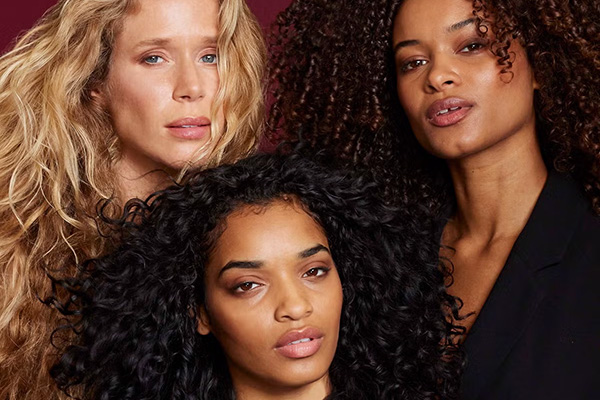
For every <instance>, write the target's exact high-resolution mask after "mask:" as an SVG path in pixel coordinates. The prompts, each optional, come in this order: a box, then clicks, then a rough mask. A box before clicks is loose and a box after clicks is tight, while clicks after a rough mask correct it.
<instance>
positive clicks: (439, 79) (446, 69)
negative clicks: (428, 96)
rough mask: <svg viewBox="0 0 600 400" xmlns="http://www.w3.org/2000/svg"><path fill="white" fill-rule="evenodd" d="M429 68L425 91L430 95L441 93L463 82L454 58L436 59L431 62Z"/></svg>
mask: <svg viewBox="0 0 600 400" xmlns="http://www.w3.org/2000/svg"><path fill="white" fill-rule="evenodd" d="M428 68H429V69H428V71H427V75H426V81H425V91H426V92H428V93H435V92H441V91H444V90H446V89H447V88H449V87H452V86H454V85H459V84H460V83H461V82H462V80H461V77H460V73H459V69H458V67H457V65H456V64H455V63H454V62H453V60H452V57H435V58H433V59H432V60H430V62H429V64H428Z"/></svg>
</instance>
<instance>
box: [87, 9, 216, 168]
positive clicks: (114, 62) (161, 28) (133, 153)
mask: <svg viewBox="0 0 600 400" xmlns="http://www.w3.org/2000/svg"><path fill="white" fill-rule="evenodd" d="M218 12H219V5H218V2H217V0H144V1H139V2H137V7H136V8H135V9H134V10H132V11H131V12H130V13H129V14H128V15H127V16H126V17H125V18H124V20H123V25H122V29H121V30H120V32H119V34H118V35H117V37H116V40H115V43H114V48H113V53H112V59H111V63H110V67H109V73H108V77H107V80H106V82H105V84H104V85H102V87H101V88H99V89H98V91H97V95H98V96H99V97H100V99H101V102H102V103H103V104H104V105H105V106H106V108H107V109H108V111H109V113H110V115H111V117H112V120H113V125H114V129H115V131H116V133H117V135H118V137H119V139H120V142H121V149H122V160H124V161H125V162H127V163H128V165H130V166H131V167H133V168H134V169H135V170H136V171H138V172H140V173H145V172H148V171H150V170H153V169H157V168H162V169H167V170H169V169H178V168H180V167H181V166H182V165H183V164H184V163H185V162H186V161H188V160H189V159H190V158H191V157H192V155H193V153H194V152H195V151H196V150H197V149H199V148H200V147H201V146H202V145H205V144H207V143H208V142H209V135H210V127H211V123H212V122H213V121H211V119H210V111H211V104H212V101H213V97H214V95H215V92H216V90H217V87H218V85H219V75H218V73H217V65H216V63H217V56H216V54H217V33H218V26H217V24H218ZM219 122H220V126H221V127H222V126H223V122H222V121H219ZM208 145H209V146H210V145H211V144H210V143H208Z"/></svg>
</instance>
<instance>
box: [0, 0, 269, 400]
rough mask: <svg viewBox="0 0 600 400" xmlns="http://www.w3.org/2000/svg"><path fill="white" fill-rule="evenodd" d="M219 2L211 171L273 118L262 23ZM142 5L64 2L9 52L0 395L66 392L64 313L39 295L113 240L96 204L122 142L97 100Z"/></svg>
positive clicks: (1, 157)
mask: <svg viewBox="0 0 600 400" xmlns="http://www.w3.org/2000/svg"><path fill="white" fill-rule="evenodd" d="M220 3H221V7H220V23H219V38H218V46H217V47H218V49H219V56H220V60H222V62H221V63H220V64H219V65H218V68H219V74H220V88H219V91H218V93H217V97H216V99H215V104H214V107H213V108H222V109H223V111H224V115H225V119H226V123H227V126H226V127H221V128H220V129H221V130H224V133H223V134H222V136H221V138H220V142H219V143H218V144H217V145H216V148H215V153H214V154H212V155H211V156H210V157H209V158H208V161H209V164H214V163H217V162H227V161H228V162H231V161H234V160H236V159H238V158H241V157H243V156H245V155H247V154H249V153H250V152H252V151H253V149H254V148H255V147H256V144H257V141H258V137H259V135H260V133H261V127H262V121H263V119H264V107H263V101H262V93H263V92H262V87H261V82H262V74H263V72H264V71H263V69H264V58H265V53H266V50H265V45H264V41H263V39H262V37H261V32H260V28H259V26H258V24H257V22H256V20H255V18H254V17H253V16H252V14H251V13H250V11H249V9H248V7H247V6H246V4H245V2H244V1H243V0H221V1H220ZM138 5H139V1H137V0H61V1H59V2H58V3H57V4H56V5H55V6H53V7H52V8H50V9H49V10H48V11H47V13H46V14H45V16H44V17H43V18H42V19H41V20H40V21H39V22H38V23H37V25H36V26H34V27H33V28H32V29H31V30H30V31H29V32H27V33H26V34H25V35H24V36H23V37H22V38H20V40H18V42H17V43H16V44H15V46H14V48H13V49H12V50H10V51H9V52H7V53H6V54H4V55H3V56H2V57H0V137H1V138H2V142H1V144H0V165H2V168H1V169H0V220H2V229H0V274H1V276H0V399H11V400H26V399H44V400H48V399H53V398H55V396H58V395H59V394H58V391H57V390H56V389H55V386H54V384H53V382H52V380H51V378H50V376H49V373H48V369H49V367H50V365H52V363H53V360H54V354H53V353H54V352H53V350H52V348H51V346H49V338H50V335H51V332H52V331H53V329H54V328H55V325H56V323H57V314H56V313H54V312H51V311H50V310H48V309H46V308H44V307H43V305H42V304H41V302H40V301H39V300H38V299H37V297H38V296H39V297H42V298H43V297H46V296H47V295H48V294H49V293H50V286H51V285H50V280H49V279H48V278H47V277H46V273H47V267H48V266H49V265H51V266H56V265H76V260H77V259H78V258H79V259H86V258H89V257H94V256H97V255H99V254H100V253H101V252H102V251H103V249H104V248H105V246H106V244H107V241H106V240H104V238H102V237H100V236H99V234H98V231H97V226H96V225H97V222H98V221H97V220H95V218H94V217H93V216H94V215H95V214H96V213H95V208H96V204H97V203H98V201H99V200H101V199H106V198H109V197H111V196H113V195H114V194H115V193H116V192H117V191H118V190H117V188H118V182H117V181H116V177H115V173H114V171H113V166H114V164H115V162H116V160H117V159H118V157H119V143H118V138H117V135H116V133H115V132H114V131H113V129H112V126H111V121H110V115H108V114H107V112H106V110H104V109H103V108H102V107H100V106H99V105H98V104H97V102H95V101H93V99H92V96H91V94H90V93H91V91H92V90H93V89H94V88H95V87H97V85H99V84H100V83H102V82H103V80H104V79H105V77H106V74H107V72H108V69H109V68H110V58H111V49H112V46H113V41H114V38H115V36H116V35H117V34H118V32H119V29H120V27H121V23H122V20H123V18H124V17H125V16H126V15H127V13H128V12H130V11H131V10H132V8H134V7H136V6H138ZM54 272H55V273H56V271H54ZM64 272H65V273H66V274H69V273H73V274H75V271H74V270H71V271H64Z"/></svg>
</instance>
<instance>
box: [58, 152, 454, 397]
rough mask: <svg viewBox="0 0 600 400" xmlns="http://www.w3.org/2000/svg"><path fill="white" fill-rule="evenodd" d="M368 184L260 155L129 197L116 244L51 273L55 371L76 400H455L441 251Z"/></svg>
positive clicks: (302, 162) (449, 303)
mask: <svg viewBox="0 0 600 400" xmlns="http://www.w3.org/2000/svg"><path fill="white" fill-rule="evenodd" d="M376 192H377V188H376V185H375V184H373V183H371V181H370V180H369V179H365V178H361V177H355V176H352V175H351V174H349V173H347V172H343V171H337V172H331V171H330V170H329V169H328V168H325V167H322V166H319V165H318V164H316V163H314V162H313V161H308V160H306V159H302V158H300V157H297V156H292V157H291V158H286V157H282V156H269V155H263V156H255V157H253V158H250V159H247V160H244V161H241V162H239V163H238V164H235V165H230V166H222V167H217V168H215V169H212V170H207V171H203V172H200V173H197V174H195V175H193V176H192V177H191V178H190V179H189V181H187V182H186V184H184V185H183V186H181V187H172V188H169V189H166V190H164V191H162V192H158V193H157V194H156V195H154V196H153V197H151V198H150V199H149V200H148V201H146V202H142V201H137V202H136V203H130V207H129V209H128V212H127V213H126V214H125V215H124V216H123V218H122V220H121V221H120V223H121V225H123V226H124V230H123V231H122V235H123V241H122V244H121V246H120V247H119V248H118V249H117V250H116V251H115V252H113V253H111V254H109V255H107V256H106V257H104V258H100V259H96V260H92V261H89V262H88V263H86V264H85V265H84V271H83V275H82V276H81V277H80V278H78V279H71V280H67V281H61V282H59V283H61V284H62V286H63V287H65V288H67V289H68V290H69V291H70V292H71V294H72V296H71V299H72V302H71V303H68V304H60V303H57V305H58V307H59V308H60V309H61V310H62V312H63V313H65V314H71V315H75V316H76V320H74V321H73V322H74V326H73V328H74V329H75V331H76V332H77V333H78V334H79V337H78V342H77V343H76V345H73V346H71V347H70V348H69V349H68V351H67V352H66V353H65V354H64V355H63V357H62V358H61V361H60V363H59V364H57V365H56V366H55V367H54V369H53V371H52V374H53V376H54V377H55V379H56V380H57V382H58V384H59V386H60V387H61V388H62V389H63V390H66V391H69V390H71V389H73V388H77V390H78V391H79V392H80V393H83V397H84V398H86V399H136V400H140V399H159V398H160V399H206V400H208V399H210V400H215V399H238V400H240V399H242V400H259V399H260V400H269V399H295V400H322V399H325V398H326V399H352V400H360V399H365V400H366V399H369V400H371V399H386V400H387V399H426V398H427V399H431V398H439V399H447V398H456V396H457V390H458V380H459V372H460V370H461V365H462V355H461V352H460V351H459V350H458V349H457V348H456V346H454V345H453V344H452V338H453V336H454V335H455V334H456V333H457V328H456V327H455V326H454V325H452V323H451V322H449V321H450V318H449V314H450V313H451V312H452V311H454V312H456V310H457V305H456V301H455V299H454V298H453V297H451V296H449V295H447V294H446V292H445V290H444V279H445V277H446V273H445V269H444V268H440V265H439V262H438V256H437V246H436V244H435V243H433V242H432V241H431V240H430V239H429V238H430V235H429V233H428V232H427V231H425V230H424V229H422V227H421V226H420V225H418V224H417V223H416V222H415V220H414V218H413V216H412V215H411V214H409V213H408V212H406V211H402V210H399V209H394V208H390V207H388V206H385V205H384V203H383V202H382V201H381V200H380V199H379V198H378V197H377V196H376V195H375V194H374V193H376ZM132 221H133V222H132Z"/></svg>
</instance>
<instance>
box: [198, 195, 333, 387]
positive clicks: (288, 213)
mask: <svg viewBox="0 0 600 400" xmlns="http://www.w3.org/2000/svg"><path fill="white" fill-rule="evenodd" d="M205 287H206V295H205V296H206V299H205V301H206V306H205V308H203V309H202V311H201V315H202V317H201V318H200V322H199V331H200V333H202V334H208V333H209V332H211V333H212V334H213V335H214V336H215V337H216V339H217V340H218V341H219V343H220V344H221V346H222V348H223V351H224V353H225V356H226V358H227V362H228V366H229V370H230V373H231V376H232V379H233V382H234V385H235V386H236V389H237V390H243V388H247V387H254V388H259V390H264V391H270V392H272V391H277V392H280V393H285V391H286V390H290V389H294V388H295V389H299V388H302V389H303V390H312V389H315V388H318V387H321V388H323V387H327V376H328V370H329V366H330V364H331V361H332V359H333V356H334V354H335V350H336V347H337V340H338V331H339V324H340V315H341V309H342V298H343V296H342V286H341V283H340V279H339V276H338V273H337V270H336V266H335V264H334V262H333V259H332V258H331V254H330V251H329V244H328V242H327V238H326V236H325V234H324V233H323V230H322V228H321V227H320V226H319V224H317V223H316V222H315V221H314V220H313V219H312V218H311V217H310V216H309V215H307V214H306V212H304V211H303V210H301V209H300V208H298V207H297V206H295V205H294V204H290V203H288V202H283V201H278V202H275V203H272V204H271V205H268V206H266V207H260V208H258V209H257V208H256V207H254V208H253V207H249V206H246V207H242V209H240V210H238V211H236V212H234V213H233V214H232V215H230V216H229V217H227V219H226V228H225V231H224V232H223V234H222V235H221V236H220V238H219V239H218V241H217V243H216V246H215V248H214V250H213V252H212V253H211V255H210V258H209V261H208V263H207V266H206V274H205ZM311 388H312V389H311ZM321 395H322V397H324V394H323V393H321Z"/></svg>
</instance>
